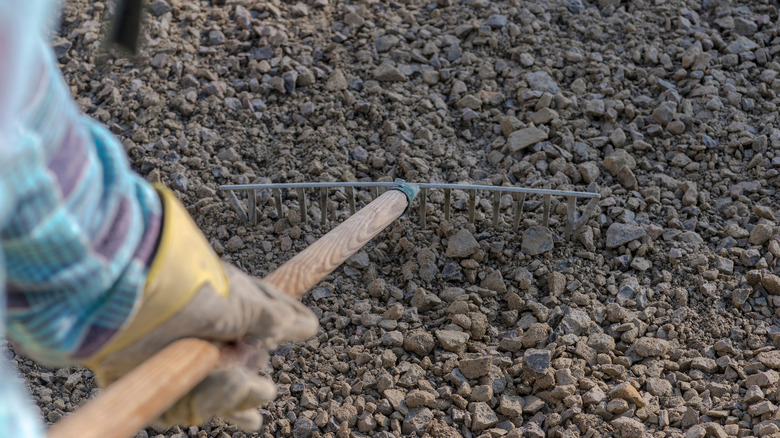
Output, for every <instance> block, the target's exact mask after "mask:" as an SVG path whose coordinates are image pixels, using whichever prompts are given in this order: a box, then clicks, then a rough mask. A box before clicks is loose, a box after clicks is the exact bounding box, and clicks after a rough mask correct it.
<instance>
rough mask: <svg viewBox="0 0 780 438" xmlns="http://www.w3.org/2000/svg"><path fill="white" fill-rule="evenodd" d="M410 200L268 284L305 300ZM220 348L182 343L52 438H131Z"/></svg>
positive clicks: (347, 224) (310, 253) (296, 261)
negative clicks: (312, 289)
mask: <svg viewBox="0 0 780 438" xmlns="http://www.w3.org/2000/svg"><path fill="white" fill-rule="evenodd" d="M408 203H409V200H408V198H407V195H406V194H404V193H403V192H401V191H398V190H388V191H387V192H385V193H384V194H382V195H381V196H379V197H378V198H376V199H375V200H374V201H373V202H372V203H370V204H369V205H367V206H366V207H365V208H363V209H361V210H360V211H358V212H357V213H355V214H354V215H352V216H351V217H350V218H349V219H347V220H346V221H344V222H343V223H342V224H341V225H339V226H338V227H336V228H334V229H333V230H332V231H330V232H329V233H328V234H326V235H325V236H323V237H322V238H320V239H319V240H317V241H316V242H314V243H313V244H312V245H311V246H309V247H308V248H306V249H305V250H303V251H301V252H300V253H298V255H296V256H295V257H293V258H292V259H290V260H289V261H288V262H287V263H285V264H283V265H282V266H280V267H279V268H278V269H276V270H275V271H274V272H272V273H271V274H269V275H268V276H267V277H266V278H265V280H266V281H268V282H270V283H271V284H273V285H274V286H276V287H277V288H279V289H280V290H282V291H283V292H285V293H286V294H288V295H290V296H292V297H295V298H296V299H297V298H300V297H301V296H303V294H305V293H306V292H307V291H308V290H309V289H310V288H311V287H312V286H314V285H315V284H317V283H318V282H319V281H320V280H322V279H323V278H324V277H325V276H326V275H328V274H329V273H331V272H333V270H334V269H336V268H337V267H339V265H341V264H342V263H343V262H344V261H345V260H346V259H348V258H349V257H350V256H352V254H354V253H356V252H357V251H358V250H359V249H360V248H362V247H363V245H365V244H366V243H368V241H369V240H371V239H372V238H374V236H376V235H377V234H379V232H380V231H382V230H383V229H385V227H387V226H388V225H390V224H391V223H392V222H393V221H394V220H395V219H397V218H398V217H399V216H400V215H401V214H403V212H404V211H405V210H406V207H407V205H408ZM219 359H220V353H219V349H218V347H216V346H215V345H214V344H212V343H210V342H207V341H203V340H200V339H194V338H188V339H181V340H179V341H176V342H174V343H172V344H171V345H169V346H168V347H166V348H165V349H163V350H161V351H160V352H158V353H157V354H155V355H154V356H153V357H151V358H150V359H148V360H147V361H145V362H144V363H142V364H141V365H139V366H138V367H136V368H135V369H134V370H133V371H131V372H130V373H128V374H126V375H125V376H124V377H122V378H121V379H119V380H117V381H116V382H115V383H114V384H112V385H111V386H109V387H108V388H107V389H106V390H105V391H103V392H102V393H101V394H100V395H98V396H97V397H96V398H94V399H92V400H90V401H88V402H87V403H86V404H85V405H84V406H83V407H81V408H79V409H78V410H77V411H76V412H74V413H73V414H71V415H69V416H67V417H65V418H64V419H63V420H61V421H60V422H58V423H57V424H55V425H54V426H52V427H51V429H49V433H48V436H49V438H106V437H117V438H124V437H130V436H132V435H133V434H134V433H136V432H137V431H138V430H140V429H142V428H143V427H144V426H146V425H147V424H148V423H149V422H150V421H152V420H154V419H155V418H157V417H158V416H159V415H160V414H162V413H163V412H165V410H166V409H168V408H169V407H170V406H171V405H173V403H174V402H175V401H176V400H178V399H179V398H181V397H182V396H183V395H184V394H186V393H187V392H188V391H189V390H190V389H192V388H193V387H195V385H197V384H198V383H199V382H200V381H201V380H203V379H204V378H205V377H206V375H208V373H209V372H210V371H211V370H212V369H213V368H214V367H215V366H216V365H217V363H218V362H219Z"/></svg>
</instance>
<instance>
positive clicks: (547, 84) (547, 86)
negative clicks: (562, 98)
mask: <svg viewBox="0 0 780 438" xmlns="http://www.w3.org/2000/svg"><path fill="white" fill-rule="evenodd" d="M525 81H526V82H528V86H529V87H530V88H531V89H532V90H537V91H547V92H549V93H552V94H556V93H558V92H559V91H560V88H559V87H558V84H557V83H556V82H555V79H553V78H552V76H550V74H549V73H547V72H546V71H541V70H540V71H535V72H532V73H528V74H527V75H525Z"/></svg>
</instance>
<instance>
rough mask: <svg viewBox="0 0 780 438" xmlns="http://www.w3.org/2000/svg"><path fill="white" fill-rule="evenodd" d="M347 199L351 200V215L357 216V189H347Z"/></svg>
mask: <svg viewBox="0 0 780 438" xmlns="http://www.w3.org/2000/svg"><path fill="white" fill-rule="evenodd" d="M347 198H348V199H349V215H350V216H352V215H353V214H355V189H353V188H352V187H347Z"/></svg>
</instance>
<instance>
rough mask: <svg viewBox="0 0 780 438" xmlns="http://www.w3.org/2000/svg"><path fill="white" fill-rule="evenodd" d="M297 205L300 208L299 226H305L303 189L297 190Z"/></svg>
mask: <svg viewBox="0 0 780 438" xmlns="http://www.w3.org/2000/svg"><path fill="white" fill-rule="evenodd" d="M298 203H299V204H300V206H301V224H304V225H305V224H306V198H305V197H304V196H303V188H300V189H298Z"/></svg>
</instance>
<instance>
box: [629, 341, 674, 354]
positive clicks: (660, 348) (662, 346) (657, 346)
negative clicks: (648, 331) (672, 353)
mask: <svg viewBox="0 0 780 438" xmlns="http://www.w3.org/2000/svg"><path fill="white" fill-rule="evenodd" d="M633 349H634V351H635V352H636V354H638V355H640V356H642V357H660V356H663V355H664V354H666V352H667V351H669V342H668V341H666V340H664V339H658V338H647V337H644V338H639V339H637V340H636V341H634V345H633Z"/></svg>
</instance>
